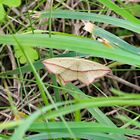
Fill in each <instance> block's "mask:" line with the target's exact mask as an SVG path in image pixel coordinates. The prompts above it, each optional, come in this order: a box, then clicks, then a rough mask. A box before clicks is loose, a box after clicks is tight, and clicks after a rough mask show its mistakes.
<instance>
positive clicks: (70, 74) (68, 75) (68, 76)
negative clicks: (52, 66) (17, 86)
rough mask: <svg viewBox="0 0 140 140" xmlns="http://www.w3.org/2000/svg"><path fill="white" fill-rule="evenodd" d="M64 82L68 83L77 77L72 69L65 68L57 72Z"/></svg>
mask: <svg viewBox="0 0 140 140" xmlns="http://www.w3.org/2000/svg"><path fill="white" fill-rule="evenodd" d="M59 76H60V77H61V79H62V80H63V82H64V83H68V82H71V81H74V80H77V79H78V73H77V72H76V71H72V70H65V71H63V72H62V73H60V74H59Z"/></svg>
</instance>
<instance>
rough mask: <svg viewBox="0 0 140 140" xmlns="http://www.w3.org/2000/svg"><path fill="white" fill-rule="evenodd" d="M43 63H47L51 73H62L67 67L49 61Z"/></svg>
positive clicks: (46, 65)
mask: <svg viewBox="0 0 140 140" xmlns="http://www.w3.org/2000/svg"><path fill="white" fill-rule="evenodd" d="M43 64H44V65H45V67H46V68H47V70H48V71H49V72H50V73H54V74H60V73H62V72H63V71H65V68H63V67H60V66H58V65H55V64H51V63H48V62H46V61H44V62H43Z"/></svg>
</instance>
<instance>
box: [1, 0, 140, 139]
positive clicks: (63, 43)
mask: <svg viewBox="0 0 140 140" xmlns="http://www.w3.org/2000/svg"><path fill="white" fill-rule="evenodd" d="M26 2H27V1H26ZM43 2H44V1H41V2H40V3H38V5H36V6H35V8H34V10H35V9H37V7H38V6H39V5H41V4H42V3H43ZM52 2H53V1H52ZM65 2H66V1H65V0H63V1H62V2H61V3H57V2H56V3H55V2H54V5H53V6H54V7H57V9H54V8H51V9H49V10H46V11H41V12H39V15H40V17H39V18H38V19H30V21H29V26H30V28H28V30H29V32H30V29H31V30H32V33H31V32H30V33H29V32H28V31H26V30H25V31H24V29H25V28H24V27H23V26H22V25H20V28H21V30H19V31H18V30H16V26H15V25H14V24H13V23H12V22H11V23H9V24H10V25H7V26H6V27H7V28H6V29H5V30H7V31H6V33H5V34H0V44H1V45H2V47H3V48H4V47H5V48H6V46H7V45H8V46H11V49H12V51H13V56H14V49H13V48H12V47H14V46H19V48H20V51H21V52H22V53H20V54H21V56H24V57H25V59H26V64H25V65H20V60H19V61H18V64H19V65H18V67H16V68H15V69H10V68H9V67H7V65H5V64H6V61H5V58H6V60H7V59H8V58H7V55H6V53H5V52H4V51H2V54H3V55H2V56H1V57H2V64H3V62H4V63H5V64H4V65H3V66H5V69H4V68H3V69H4V70H3V69H2V71H1V72H0V78H1V83H2V85H1V86H3V83H6V84H7V90H6V91H5V90H4V91H5V92H3V93H5V94H6V93H7V94H8V93H12V91H11V90H10V84H11V83H12V80H13V81H16V82H18V83H23V82H24V84H21V85H22V86H21V87H20V92H19V93H20V94H22V98H23V100H24V98H27V100H25V103H24V104H22V102H21V104H22V105H21V106H20V107H19V106H16V103H15V100H14V99H13V96H12V95H11V94H8V95H7V96H10V97H9V99H10V101H9V102H10V107H9V106H8V105H7V107H6V108H9V109H11V110H12V113H13V115H16V113H17V114H18V110H19V108H20V110H21V111H22V112H24V111H25V112H26V113H27V114H26V117H25V118H23V119H21V120H13V119H11V120H10V121H8V122H4V123H3V122H1V123H0V129H1V130H3V129H5V130H6V132H7V133H2V134H1V135H0V138H1V139H4V140H8V139H9V140H15V139H18V140H43V139H60V140H63V139H65V138H66V139H75V140H76V139H78V140H80V139H95V140H103V139H104V140H118V139H121V140H126V139H127V138H128V136H131V137H135V136H137V137H139V135H140V130H139V129H135V127H137V128H139V127H140V124H139V122H138V118H139V114H138V113H137V112H135V111H134V110H133V109H132V108H135V107H138V108H139V106H140V95H139V94H136V93H132V92H131V93H126V92H122V91H120V90H119V89H121V86H120V85H119V84H116V83H115V82H116V81H111V80H109V79H107V80H103V81H102V82H100V81H97V82H95V84H94V85H93V84H91V85H90V86H89V87H83V88H80V86H78V85H77V86H76V85H75V84H74V83H68V84H67V85H65V86H62V85H61V86H60V85H58V84H57V81H56V79H55V77H54V75H53V76H52V75H50V74H49V73H48V72H47V71H45V68H44V66H43V64H42V60H44V59H46V58H50V57H59V56H65V57H74V56H81V57H88V58H89V59H90V60H91V61H92V60H93V59H94V60H95V61H101V60H105V59H106V60H107V61H106V62H111V64H110V65H112V67H111V68H114V69H117V66H122V69H123V65H124V66H129V67H130V69H131V68H135V69H138V68H139V66H140V49H139V48H138V47H136V46H135V45H132V44H129V43H128V42H126V41H124V40H123V39H121V38H119V37H118V36H116V35H115V34H113V32H112V33H111V32H108V31H107V30H106V29H103V28H102V26H100V27H98V25H99V24H100V23H107V24H109V25H108V26H110V25H113V26H115V28H118V27H121V28H123V29H125V30H129V31H131V32H132V33H140V26H139V25H140V20H138V19H137V18H135V17H134V16H133V15H132V14H130V13H129V12H128V11H127V10H126V9H123V7H121V6H122V5H121V3H118V5H116V4H115V3H113V2H112V1H109V0H106V1H104V0H98V2H99V3H97V5H96V6H97V7H98V6H99V7H100V6H102V5H100V3H102V4H103V5H104V6H106V8H109V9H112V10H113V11H114V12H115V13H117V14H118V15H120V16H122V17H123V18H124V19H120V18H117V17H112V16H106V15H105V14H104V15H101V14H99V13H93V12H92V11H90V10H89V12H86V10H83V11H84V12H79V11H80V10H75V11H71V10H63V6H64V3H65ZM82 3H83V4H85V5H89V4H91V5H94V4H95V3H93V2H90V1H86V0H84V1H82ZM55 4H56V5H55ZM65 4H66V3H65ZM26 6H27V3H26ZM78 8H79V7H78ZM99 11H100V10H99ZM30 15H31V13H28V16H27V17H28V18H30ZM46 18H49V21H48V23H47V25H48V26H49V31H44V30H34V26H36V24H37V22H38V21H40V20H41V21H42V20H43V19H46ZM58 18H61V19H62V20H63V21H65V22H66V23H65V24H66V25H68V23H69V22H71V23H72V21H73V22H74V20H77V21H81V22H82V21H83V20H86V21H91V22H94V23H95V25H96V26H95V27H94V29H93V32H92V34H90V35H87V36H82V35H79V36H77V35H74V34H72V33H69V34H68V33H67V32H64V33H62V32H60V31H52V30H53V27H54V25H55V24H54V22H55V21H54V19H58ZM9 20H10V19H9ZM58 21H59V19H58ZM52 25H53V26H52ZM3 26H4V25H3ZM42 26H43V24H42ZM56 27H57V26H56ZM110 28H112V27H110ZM65 30H66V31H69V28H67V26H66V27H65ZM23 31H24V32H23ZM8 32H10V33H8ZM15 32H16V34H15ZM92 35H94V36H98V37H101V38H105V39H107V40H108V41H109V43H110V45H111V46H112V48H108V47H106V45H104V44H102V43H100V42H99V41H97V40H95V39H93V38H90V36H92ZM29 47H30V48H34V49H35V51H37V53H38V55H39V59H38V60H37V61H33V60H32V59H31V58H30V55H31V53H32V52H31V51H28V48H29ZM65 51H66V52H67V53H64V52H65ZM44 52H45V55H44ZM56 52H57V53H56ZM63 53H64V54H63ZM14 58H15V56H14ZM101 58H102V59H101ZM15 59H19V58H15ZM11 61H12V62H13V60H11ZM15 61H16V60H15ZM16 62H17V61H16ZM102 62H103V61H102ZM104 62H105V61H104ZM118 63H121V65H118ZM2 64H1V65H2ZM7 64H9V63H8V61H7ZM7 69H8V70H7ZM42 69H43V72H42ZM124 69H125V67H124ZM44 71H45V72H44ZM29 73H30V76H29V75H28V74H29ZM31 73H32V74H31ZM44 73H45V74H46V76H45V78H46V79H45V78H44ZM15 75H16V76H15ZM50 79H51V80H52V81H53V82H52V83H50V81H51V80H50ZM101 83H102V84H101ZM103 83H106V84H105V86H106V89H107V93H103V91H102V90H103V88H104V87H103ZM13 85H14V84H13ZM33 85H34V88H32V86H33ZM116 85H117V86H116ZM8 86H9V87H8ZM119 86H120V87H119ZM96 87H97V88H96ZM111 87H117V88H118V89H113V88H111ZM23 89H24V90H23ZM1 90H2V89H1ZM90 90H91V91H92V92H91V93H92V94H91V93H90ZM2 91H3V90H2ZM24 92H26V94H25V93H24ZM102 93H103V94H104V95H106V97H103V96H102ZM38 94H39V96H37V95H38ZM36 96H37V97H36ZM93 96H94V97H93ZM33 97H35V99H36V100H34V101H35V104H34V102H32V101H31V99H33ZM27 101H28V102H29V104H28V102H27ZM26 104H28V106H29V107H33V110H31V109H28V108H27V106H26ZM24 105H25V106H24ZM24 107H25V108H24ZM13 108H14V109H13ZM1 109H4V106H1ZM106 109H109V112H111V111H112V110H113V109H114V110H117V109H118V110H119V111H117V113H116V114H113V113H112V115H110V116H108V115H106ZM131 109H132V110H131ZM15 112H16V113H15ZM124 113H126V114H128V116H127V115H126V116H123V114H124ZM129 113H130V114H129ZM131 115H132V116H133V117H132V118H131ZM11 116H12V115H11ZM132 126H135V127H132Z"/></svg>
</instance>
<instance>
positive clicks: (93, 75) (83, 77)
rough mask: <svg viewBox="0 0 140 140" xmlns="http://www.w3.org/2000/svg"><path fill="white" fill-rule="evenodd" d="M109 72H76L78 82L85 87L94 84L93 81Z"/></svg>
mask: <svg viewBox="0 0 140 140" xmlns="http://www.w3.org/2000/svg"><path fill="white" fill-rule="evenodd" d="M109 72H110V71H106V70H95V71H87V72H78V80H79V81H81V82H82V83H84V84H86V85H89V84H90V83H92V82H94V80H95V79H97V78H100V77H102V76H104V75H105V74H107V73H109Z"/></svg>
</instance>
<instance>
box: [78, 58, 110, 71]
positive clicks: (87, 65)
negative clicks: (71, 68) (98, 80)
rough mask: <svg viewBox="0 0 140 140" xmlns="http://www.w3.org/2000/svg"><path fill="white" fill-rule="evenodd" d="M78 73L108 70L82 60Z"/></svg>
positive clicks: (95, 63)
mask: <svg viewBox="0 0 140 140" xmlns="http://www.w3.org/2000/svg"><path fill="white" fill-rule="evenodd" d="M78 69H79V70H80V71H92V70H110V69H109V68H108V67H106V66H104V65H102V64H100V63H97V62H93V61H89V60H85V59H82V60H81V61H80V63H79V68H78Z"/></svg>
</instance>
